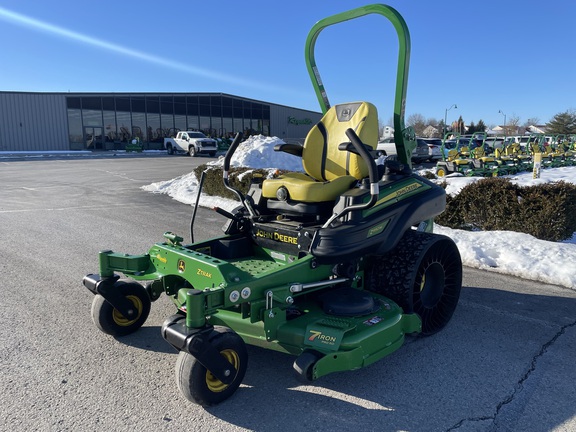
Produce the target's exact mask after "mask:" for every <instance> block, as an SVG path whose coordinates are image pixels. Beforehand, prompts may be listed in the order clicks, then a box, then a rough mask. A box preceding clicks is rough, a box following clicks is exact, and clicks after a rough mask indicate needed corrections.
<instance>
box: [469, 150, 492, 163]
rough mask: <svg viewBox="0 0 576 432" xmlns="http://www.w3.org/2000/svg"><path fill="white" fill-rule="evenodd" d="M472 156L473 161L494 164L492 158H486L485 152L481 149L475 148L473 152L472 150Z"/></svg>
mask: <svg viewBox="0 0 576 432" xmlns="http://www.w3.org/2000/svg"><path fill="white" fill-rule="evenodd" d="M472 154H473V155H474V159H478V160H481V161H482V162H483V163H487V162H494V158H493V157H491V156H487V155H486V150H484V148H483V147H476V148H475V149H474V150H472Z"/></svg>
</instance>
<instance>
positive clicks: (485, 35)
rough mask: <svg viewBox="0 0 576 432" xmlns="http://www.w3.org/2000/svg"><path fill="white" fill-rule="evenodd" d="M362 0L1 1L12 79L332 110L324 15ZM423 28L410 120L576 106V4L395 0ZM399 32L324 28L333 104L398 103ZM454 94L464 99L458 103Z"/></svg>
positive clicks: (375, 22)
mask: <svg viewBox="0 0 576 432" xmlns="http://www.w3.org/2000/svg"><path fill="white" fill-rule="evenodd" d="M370 3H371V2H364V1H358V0H347V1H336V0H324V1H320V0H308V1H301V0H292V1H289V2H287V1H285V2H278V1H274V0H267V1H264V0H258V1H251V0H244V1H232V0H229V1H225V0H210V1H199V0H196V1H194V0H187V1H183V0H172V1H170V0H168V1H163V2H160V1H151V0H139V1H130V0H115V1H110V0H99V1H88V0H85V1H78V0H75V1H72V0H52V1H41V0H0V47H1V53H2V61H1V63H0V90H2V91H33V92H66V91H71V92H222V93H230V94H234V95H238V96H244V97H248V98H253V99H258V100H263V101H267V102H273V103H277V104H283V105H289V106H295V107H299V108H304V109H310V110H314V111H319V110H320V108H319V104H318V101H317V99H316V95H315V93H314V90H313V88H312V85H311V84H310V78H309V76H308V72H307V70H306V66H305V61H304V44H305V40H306V37H307V35H308V32H309V31H310V29H311V28H312V26H313V25H314V24H315V23H316V22H317V21H318V20H320V19H322V18H325V17H328V16H330V15H333V14H336V13H340V12H344V11H346V10H350V9H353V8H356V7H359V6H363V5H366V4H370ZM386 4H388V5H390V6H392V7H393V8H395V9H396V10H398V11H399V12H400V14H401V15H402V16H403V17H404V19H405V20H406V22H407V25H408V28H409V30H410V35H411V41H412V50H411V57H410V58H411V62H410V73H409V81H408V93H407V99H406V117H408V116H409V115H410V114H421V115H423V116H424V117H425V118H435V119H438V120H441V119H442V120H443V119H444V116H445V115H446V114H447V120H448V122H451V121H454V120H456V119H457V118H458V117H459V116H462V117H463V119H464V121H465V122H466V123H470V122H471V121H473V122H475V123H477V122H478V121H479V120H483V121H484V123H485V124H487V125H489V126H491V125H492V126H493V125H497V124H500V125H502V124H503V123H504V115H503V114H501V113H499V111H502V113H504V114H505V115H506V117H507V121H508V120H509V119H511V118H513V117H519V119H520V124H522V123H523V122H525V121H527V120H528V119H530V118H537V119H539V121H540V123H541V124H543V123H546V122H547V121H549V120H550V119H551V118H552V117H553V116H554V115H555V114H557V113H560V112H564V111H566V110H568V109H576V27H575V25H576V2H574V1H572V0H549V1H547V2H542V1H540V0H539V1H535V0H525V1H520V2H516V1H506V0H499V1H495V0H484V1H462V0H439V1H425V0H403V1H398V0H390V1H389V2H388V3H386ZM397 52H398V48H397V42H396V35H395V32H394V30H393V28H392V25H391V24H390V23H389V22H388V21H387V20H386V19H385V18H383V17H381V16H377V15H370V16H366V17H362V18H359V19H356V20H353V21H349V22H346V23H343V24H340V25H337V26H333V27H329V28H327V29H325V30H324V31H323V32H322V33H321V34H320V36H319V38H318V41H317V44H316V61H317V64H318V67H319V70H320V73H321V75H322V79H323V81H324V83H325V86H326V89H327V92H328V96H329V99H330V102H331V103H332V104H336V103H339V102H350V101H355V100H367V101H370V102H373V103H374V104H375V105H376V106H377V107H378V112H379V117H380V118H381V119H382V121H383V122H384V123H386V124H388V123H389V122H390V119H391V117H392V114H393V94H394V90H395V79H396V65H397ZM453 104H456V105H457V108H452V109H450V110H449V111H446V110H447V109H448V108H449V107H451V106H452V105H453Z"/></svg>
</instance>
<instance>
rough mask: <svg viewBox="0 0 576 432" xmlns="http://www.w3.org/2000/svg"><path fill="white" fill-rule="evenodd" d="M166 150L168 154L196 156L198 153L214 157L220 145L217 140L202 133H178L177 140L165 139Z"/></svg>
mask: <svg viewBox="0 0 576 432" xmlns="http://www.w3.org/2000/svg"><path fill="white" fill-rule="evenodd" d="M164 148H165V149H166V151H167V152H168V154H174V153H176V152H185V153H188V154H189V155H190V156H196V155H197V154H198V153H208V154H209V155H210V156H212V157H214V156H215V155H216V151H217V150H218V144H217V142H216V140H213V139H212V138H208V137H207V136H206V135H204V134H203V133H202V132H198V131H181V132H178V134H177V135H176V138H164Z"/></svg>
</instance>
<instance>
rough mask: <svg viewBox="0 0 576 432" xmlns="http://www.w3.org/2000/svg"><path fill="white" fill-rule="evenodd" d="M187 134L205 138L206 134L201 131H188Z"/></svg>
mask: <svg viewBox="0 0 576 432" xmlns="http://www.w3.org/2000/svg"><path fill="white" fill-rule="evenodd" d="M188 136H189V137H190V138H206V135H204V134H203V133H202V132H188Z"/></svg>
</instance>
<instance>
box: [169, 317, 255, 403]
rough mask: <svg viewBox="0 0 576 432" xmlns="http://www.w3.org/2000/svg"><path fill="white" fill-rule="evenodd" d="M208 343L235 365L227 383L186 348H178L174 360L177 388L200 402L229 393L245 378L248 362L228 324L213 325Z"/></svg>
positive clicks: (215, 400) (241, 343) (219, 399)
mask: <svg viewBox="0 0 576 432" xmlns="http://www.w3.org/2000/svg"><path fill="white" fill-rule="evenodd" d="M210 343H211V344H212V345H213V346H214V348H216V350H218V351H219V352H220V354H221V355H222V357H224V358H225V359H226V360H228V361H229V362H230V363H231V364H232V365H233V366H234V368H235V369H236V376H235V377H234V380H233V381H232V382H231V383H230V384H224V383H223V382H222V381H220V380H219V379H218V378H216V377H215V376H214V375H212V373H211V372H210V371H209V370H207V369H206V368H205V367H204V366H203V365H202V364H201V363H200V362H199V361H198V360H197V359H196V358H195V357H194V356H192V355H191V354H189V353H187V352H184V351H181V352H180V354H179V355H178V360H177V361H176V383H177V384H178V388H179V389H180V391H181V392H182V394H183V395H184V396H185V397H186V399H188V400H189V401H191V402H195V403H197V404H199V405H202V406H210V405H215V404H218V403H220V402H223V401H224V400H226V399H228V398H229V397H230V396H232V395H233V394H234V392H235V391H236V389H238V387H239V386H240V383H241V382H242V380H243V379H244V374H245V373H246V366H247V364H248V352H247V351H246V345H245V343H244V341H243V340H242V338H241V337H240V336H238V334H237V333H235V332H234V331H233V330H231V329H229V328H228V327H220V326H215V327H214V333H213V335H212V337H211V338H210Z"/></svg>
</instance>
